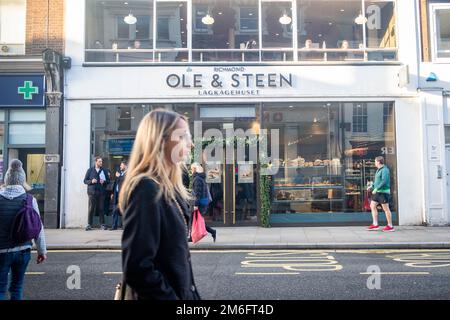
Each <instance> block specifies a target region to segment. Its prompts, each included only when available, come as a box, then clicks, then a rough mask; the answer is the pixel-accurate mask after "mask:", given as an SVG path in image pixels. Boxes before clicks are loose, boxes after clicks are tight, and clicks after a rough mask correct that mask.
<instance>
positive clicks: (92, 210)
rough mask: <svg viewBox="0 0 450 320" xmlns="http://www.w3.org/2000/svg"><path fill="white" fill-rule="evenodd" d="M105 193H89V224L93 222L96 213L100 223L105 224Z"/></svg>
mask: <svg viewBox="0 0 450 320" xmlns="http://www.w3.org/2000/svg"><path fill="white" fill-rule="evenodd" d="M104 206H105V195H103V194H96V195H89V209H88V210H89V220H88V223H89V225H91V226H92V225H93V223H94V215H96V214H98V217H99V222H100V225H102V224H105V212H104Z"/></svg>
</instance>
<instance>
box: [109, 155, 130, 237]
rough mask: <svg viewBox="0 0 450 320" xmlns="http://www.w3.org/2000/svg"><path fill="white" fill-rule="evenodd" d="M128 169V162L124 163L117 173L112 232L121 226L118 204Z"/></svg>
mask: <svg viewBox="0 0 450 320" xmlns="http://www.w3.org/2000/svg"><path fill="white" fill-rule="evenodd" d="M127 168H128V165H127V162H126V161H122V162H121V163H120V168H119V171H117V172H116V180H115V181H114V189H113V192H114V193H113V203H114V210H113V224H112V227H111V230H117V228H118V227H119V224H120V216H121V214H120V210H119V208H118V205H117V204H118V203H119V194H120V189H121V188H122V183H123V181H124V180H125V174H126V172H127Z"/></svg>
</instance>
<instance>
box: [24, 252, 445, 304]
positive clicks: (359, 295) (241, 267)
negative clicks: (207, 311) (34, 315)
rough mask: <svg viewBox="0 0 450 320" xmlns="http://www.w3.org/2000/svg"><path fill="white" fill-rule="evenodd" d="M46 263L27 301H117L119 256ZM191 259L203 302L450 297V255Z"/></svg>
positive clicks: (55, 257) (66, 256)
mask: <svg viewBox="0 0 450 320" xmlns="http://www.w3.org/2000/svg"><path fill="white" fill-rule="evenodd" d="M48 257H49V259H48V260H47V261H46V262H45V263H44V264H43V265H36V263H35V262H34V261H32V263H30V265H29V268H28V270H27V275H26V278H25V292H24V297H25V299H28V300H55V299H58V300H60V299H62V300H65V299H75V300H97V299H104V300H111V299H112V297H113V292H114V287H115V285H116V283H117V282H118V281H120V279H121V273H120V272H121V266H120V252H119V251H51V252H50V253H49V254H48ZM33 258H35V255H34V256H33ZM192 261H193V267H194V273H195V279H196V283H197V286H198V289H199V292H200V294H201V296H202V298H203V299H211V300H216V299H220V300H277V299H280V300H303V299H308V300H319V299H320V300H322V299H332V300H335V299H339V300H348V299H363V300H367V299H395V300H397V299H450V250H414V251H405V250H396V251H392V250H390V251H387V250H384V251H382V250H377V251H368V250H359V251H344V250H338V251H302V250H273V251H192Z"/></svg>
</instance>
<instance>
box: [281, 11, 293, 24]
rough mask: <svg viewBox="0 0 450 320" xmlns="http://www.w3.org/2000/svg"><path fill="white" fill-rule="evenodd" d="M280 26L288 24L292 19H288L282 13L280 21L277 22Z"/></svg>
mask: <svg viewBox="0 0 450 320" xmlns="http://www.w3.org/2000/svg"><path fill="white" fill-rule="evenodd" d="M278 21H279V22H280V23H281V24H289V23H291V21H292V18H291V17H289V16H288V15H287V14H286V13H284V14H283V15H282V16H281V17H280V19H279V20H278Z"/></svg>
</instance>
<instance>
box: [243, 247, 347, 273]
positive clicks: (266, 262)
mask: <svg viewBox="0 0 450 320" xmlns="http://www.w3.org/2000/svg"><path fill="white" fill-rule="evenodd" d="M245 259H246V260H244V261H241V268H256V269H259V268H271V269H273V268H281V269H283V270H287V271H339V270H342V268H343V267H342V265H340V264H339V263H338V262H337V261H336V260H335V258H334V257H333V256H331V255H329V253H328V252H323V251H318V252H307V253H305V252H299V251H297V250H274V251H253V252H249V253H248V256H247V257H245Z"/></svg>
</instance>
